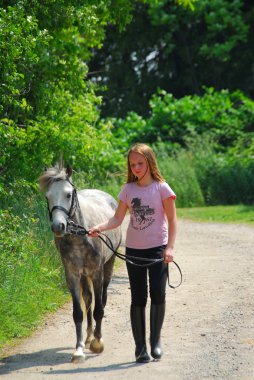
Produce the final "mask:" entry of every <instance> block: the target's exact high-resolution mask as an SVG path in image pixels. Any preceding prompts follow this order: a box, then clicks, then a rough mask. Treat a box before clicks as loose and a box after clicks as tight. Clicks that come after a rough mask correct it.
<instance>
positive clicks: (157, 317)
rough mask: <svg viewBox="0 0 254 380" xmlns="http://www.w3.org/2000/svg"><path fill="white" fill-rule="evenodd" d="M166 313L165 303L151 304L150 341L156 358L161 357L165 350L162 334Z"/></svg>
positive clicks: (152, 353)
mask: <svg viewBox="0 0 254 380" xmlns="http://www.w3.org/2000/svg"><path fill="white" fill-rule="evenodd" d="M164 315H165V303H162V304H161V305H153V304H151V310H150V334H151V335H150V343H151V355H152V357H153V358H154V359H160V358H161V356H162V354H163V351H162V348H161V342H160V336H161V328H162V325H163V321H164Z"/></svg>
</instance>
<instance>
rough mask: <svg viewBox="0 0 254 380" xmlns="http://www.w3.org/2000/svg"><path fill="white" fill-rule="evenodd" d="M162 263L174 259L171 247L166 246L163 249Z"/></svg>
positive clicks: (170, 261)
mask: <svg viewBox="0 0 254 380" xmlns="http://www.w3.org/2000/svg"><path fill="white" fill-rule="evenodd" d="M163 256H164V263H167V264H168V263H172V261H173V260H174V254H173V248H172V247H167V248H166V249H165V251H164V255H163Z"/></svg>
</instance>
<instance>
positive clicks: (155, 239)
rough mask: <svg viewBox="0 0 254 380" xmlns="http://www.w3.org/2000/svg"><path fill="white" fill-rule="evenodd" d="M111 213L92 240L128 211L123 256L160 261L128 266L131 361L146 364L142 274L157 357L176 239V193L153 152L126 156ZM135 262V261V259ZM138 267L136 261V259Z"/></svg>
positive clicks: (138, 150) (136, 150) (137, 150)
mask: <svg viewBox="0 0 254 380" xmlns="http://www.w3.org/2000/svg"><path fill="white" fill-rule="evenodd" d="M118 198H119V204H118V208H117V210H116V212H115V215H114V216H113V217H112V218H111V219H109V220H107V221H105V222H104V223H101V224H98V225H97V226H94V227H92V228H90V230H89V234H90V236H92V237H97V236H98V233H100V232H102V231H107V230H111V229H113V228H116V227H118V226H119V225H120V224H121V223H122V221H123V219H124V217H125V214H126V211H127V209H129V212H130V223H129V226H128V230H127V235H126V256H128V255H129V256H134V257H142V258H149V259H151V258H162V257H163V258H164V261H161V262H159V263H157V264H155V265H152V266H150V267H148V268H145V267H142V268H141V267H137V266H134V265H132V264H129V263H127V270H128V275H129V281H130V288H131V308H130V317H131V326H132V333H133V337H134V340H135V344H136V349H135V356H136V362H138V363H146V362H148V361H149V360H150V357H149V355H148V353H147V347H146V337H145V331H146V327H145V309H146V303H147V274H148V275H149V289H150V298H151V309H150V344H151V355H152V357H153V358H154V359H157V360H158V359H160V358H161V356H162V353H163V351H162V348H161V343H160V333H161V328H162V324H163V320H164V315H165V293H166V281H167V264H168V263H170V262H172V261H173V249H174V243H175V237H176V208H175V202H174V200H175V198H176V195H175V193H174V192H173V190H172V189H171V188H170V187H169V185H168V184H167V183H166V182H165V181H164V179H163V177H162V176H161V174H160V171H159V168H158V165H157V161H156V158H155V155H154V152H153V151H152V149H151V148H150V147H149V146H147V145H145V144H136V145H134V146H133V147H132V148H131V149H130V151H129V153H128V178H127V183H126V184H125V185H124V187H123V189H122V191H121V192H120V194H119V196H118ZM134 260H135V259H134ZM137 262H138V263H139V264H140V261H137Z"/></svg>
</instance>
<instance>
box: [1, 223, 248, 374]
mask: <svg viewBox="0 0 254 380" xmlns="http://www.w3.org/2000/svg"><path fill="white" fill-rule="evenodd" d="M176 247H177V249H176V261H177V262H178V264H180V266H181V268H182V271H183V275H184V281H183V284H182V286H181V287H180V288H178V289H176V290H171V289H169V288H168V290H167V312H166V320H165V323H164V326H163V332H162V342H163V347H164V351H165V354H164V357H163V359H162V360H161V361H160V362H150V363H148V364H136V363H134V344H133V339H132V334H131V326H130V319H129V303H130V294H129V285H128V278H127V274H126V271H125V266H124V265H122V266H121V268H120V269H119V270H118V271H117V272H116V273H115V275H114V278H113V281H112V283H111V285H110V289H109V297H108V304H107V307H106V311H105V318H104V320H103V332H104V343H105V351H104V352H103V353H102V354H100V355H93V354H90V353H89V352H87V356H86V361H85V362H84V363H82V364H71V363H70V358H71V354H72V353H73V351H74V345H75V333H74V325H73V322H72V316H71V314H72V311H71V306H70V304H68V305H66V306H65V307H64V308H63V309H61V310H59V311H58V312H57V313H56V314H54V315H53V316H51V318H50V319H49V320H48V321H47V322H45V325H44V326H43V328H40V329H39V330H38V331H37V332H36V333H35V334H34V335H33V336H32V337H31V338H29V339H27V340H25V341H24V342H23V343H22V344H20V345H19V346H18V347H16V348H15V349H13V351H12V352H11V353H10V352H9V353H8V355H7V357H6V359H4V360H2V361H0V375H1V379H3V380H4V379H14V380H30V379H31V380H42V379H52V380H55V379H57V380H58V379H61V380H69V379H70V380H72V379H73V380H74V379H75V380H78V379H82V380H85V379H89V380H93V379H101V378H103V379H105V380H108V379H110V380H114V379H115V380H125V379H126V380H127V379H128V380H130V379H135V380H139V379H145V380H153V379H156V380H162V379H163V380H166V379H172V380H178V379H179V380H202V379H214V378H217V379H230V380H231V379H238V380H239V379H241V380H252V379H254V301H253V295H254V291H253V289H254V285H253V279H254V265H253V264H254V228H253V227H247V226H237V225H223V224H205V223H202V224H201V223H192V222H187V221H180V222H179V227H178V237H177V244H176ZM173 277H174V272H172V275H171V278H172V281H173V280H174V278H173ZM175 280H176V281H177V279H175ZM147 330H148V328H147Z"/></svg>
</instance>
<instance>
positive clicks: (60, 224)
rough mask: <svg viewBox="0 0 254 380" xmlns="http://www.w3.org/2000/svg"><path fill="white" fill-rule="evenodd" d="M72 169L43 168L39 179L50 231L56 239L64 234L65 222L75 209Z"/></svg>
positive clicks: (75, 195)
mask: <svg viewBox="0 0 254 380" xmlns="http://www.w3.org/2000/svg"><path fill="white" fill-rule="evenodd" d="M71 175H72V168H71V167H70V166H67V168H62V167H53V168H49V169H48V168H45V171H44V173H43V174H42V175H41V176H40V178H39V185H40V188H41V190H43V191H45V192H46V199H47V203H48V211H49V217H50V221H51V229H52V231H53V232H54V234H55V235H56V236H57V237H61V236H63V235H64V234H65V233H66V230H67V220H68V219H69V218H70V217H72V216H73V214H74V213H75V209H76V202H77V194H76V190H75V188H74V186H73V185H72V182H71Z"/></svg>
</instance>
